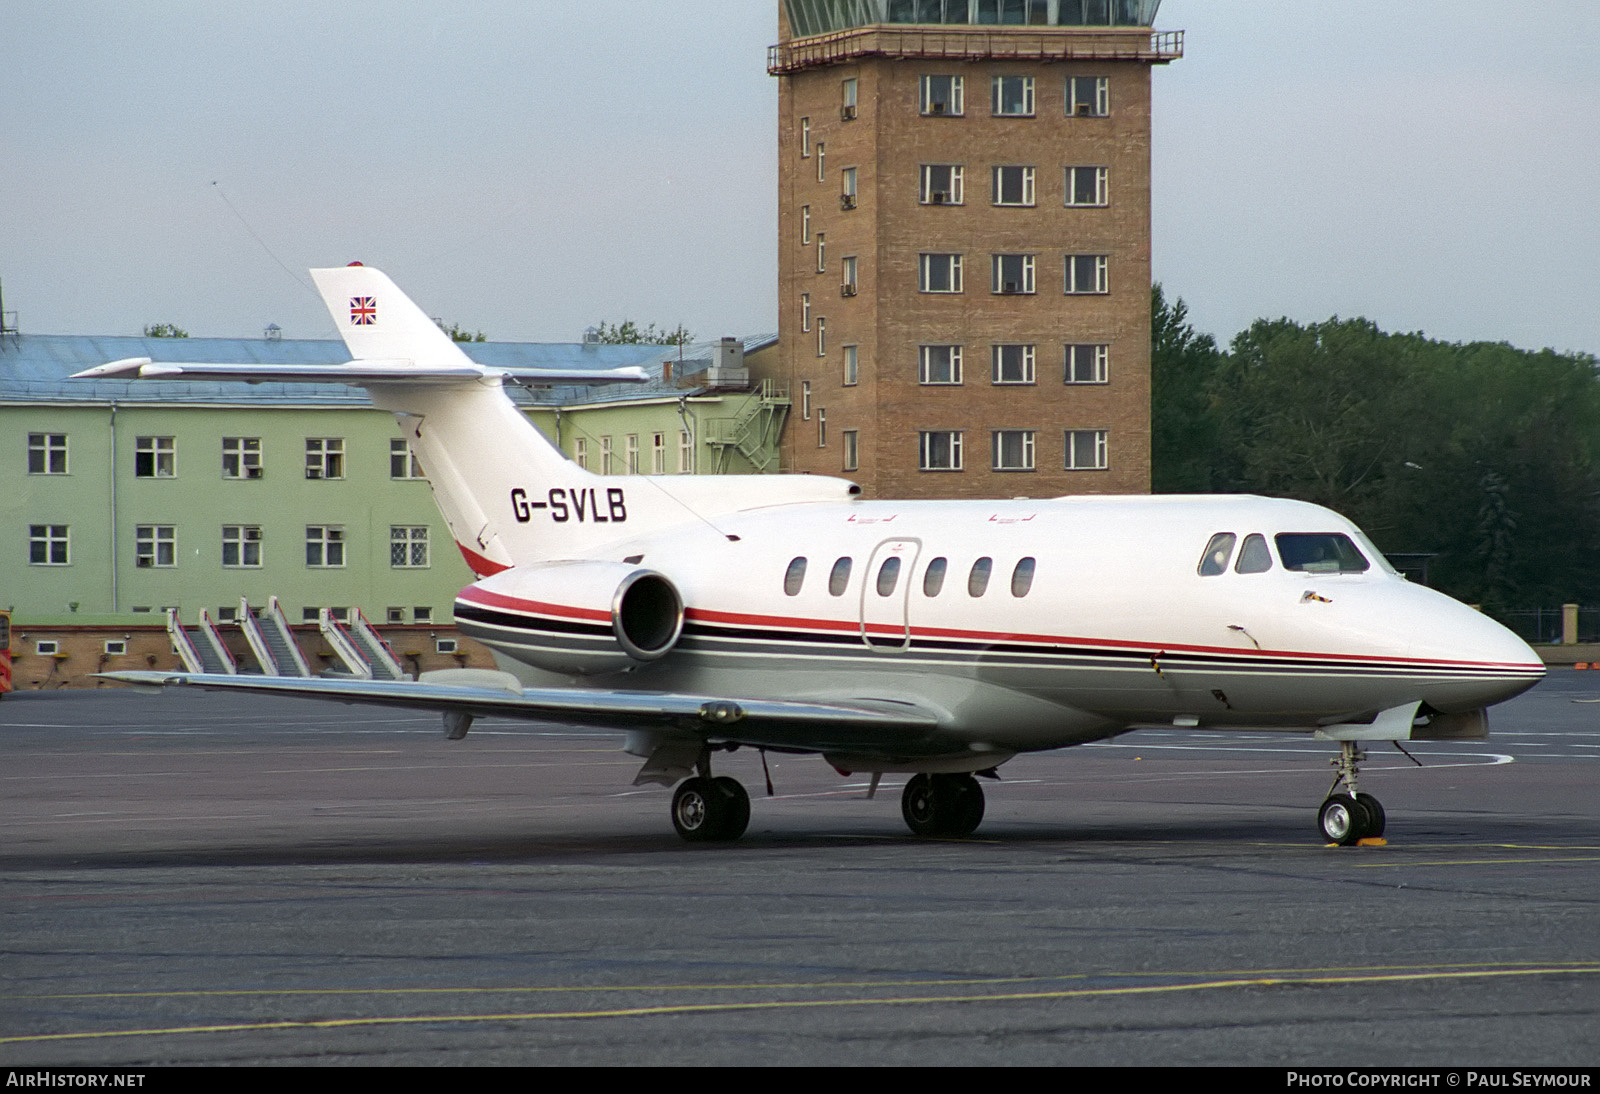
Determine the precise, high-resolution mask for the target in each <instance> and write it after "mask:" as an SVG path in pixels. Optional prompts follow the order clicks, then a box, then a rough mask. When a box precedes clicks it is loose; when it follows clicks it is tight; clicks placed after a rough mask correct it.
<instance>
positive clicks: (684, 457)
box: [678, 429, 694, 475]
mask: <svg viewBox="0 0 1600 1094" xmlns="http://www.w3.org/2000/svg"><path fill="white" fill-rule="evenodd" d="M678 474H680V475H692V474H694V439H693V438H692V437H690V436H689V431H688V430H687V429H680V430H678Z"/></svg>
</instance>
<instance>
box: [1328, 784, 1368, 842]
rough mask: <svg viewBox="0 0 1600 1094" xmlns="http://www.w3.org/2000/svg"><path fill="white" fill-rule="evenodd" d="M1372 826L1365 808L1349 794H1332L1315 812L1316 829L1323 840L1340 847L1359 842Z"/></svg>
mask: <svg viewBox="0 0 1600 1094" xmlns="http://www.w3.org/2000/svg"><path fill="white" fill-rule="evenodd" d="M1371 825H1372V815H1371V813H1370V812H1369V811H1368V809H1367V807H1366V806H1365V805H1364V804H1362V803H1361V802H1359V801H1357V800H1356V799H1355V798H1352V797H1351V796H1350V795H1349V794H1333V795H1330V796H1329V797H1328V800H1327V801H1325V802H1323V803H1322V808H1321V809H1319V810H1317V828H1318V830H1319V831H1320V832H1321V833H1322V837H1323V839H1325V840H1327V841H1328V842H1329V843H1337V844H1339V845H1340V846H1341V847H1349V846H1350V845H1352V844H1354V843H1356V842H1357V841H1359V840H1361V839H1362V838H1363V837H1365V836H1366V835H1367V830H1368V829H1369V828H1370V827H1371Z"/></svg>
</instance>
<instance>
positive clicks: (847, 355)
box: [844, 346, 861, 387]
mask: <svg viewBox="0 0 1600 1094" xmlns="http://www.w3.org/2000/svg"><path fill="white" fill-rule="evenodd" d="M860 361H861V347H860V346H845V347H844V386H845V387H854V386H855V384H856V382H857V381H858V380H859V379H860V378H861V367H860Z"/></svg>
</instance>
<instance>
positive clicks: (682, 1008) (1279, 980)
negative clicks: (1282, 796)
mask: <svg viewBox="0 0 1600 1094" xmlns="http://www.w3.org/2000/svg"><path fill="white" fill-rule="evenodd" d="M1595 972H1600V964H1596V965H1590V966H1587V967H1572V966H1562V965H1559V964H1557V965H1551V966H1548V967H1533V968H1516V969H1481V970H1474V971H1458V972H1415V973H1380V974H1368V975H1355V976H1310V977H1281V976H1264V977H1250V978H1244V979H1227V980H1211V981H1201V982H1197V983H1192V984H1162V985H1147V986H1139V987H1126V988H1073V989H1066V990H1061V991H1029V992H1005V993H1001V994H993V995H990V994H978V995H923V996H899V997H892V998H885V999H789V1000H769V1001H764V1002H760V1001H758V1002H726V1003H675V1004H662V1005H659V1006H646V1007H618V1008H612V1009H602V1010H569V1011H533V1012H510V1013H505V1014H435V1015H402V1016H388V1017H369V1018H325V1019H315V1020H305V1021H293V1020H284V1021H276V1022H237V1023H227V1024H217V1025H209V1026H172V1027H167V1028H157V1029H125V1030H99V1031H94V1032H88V1033H46V1034H33V1035H27V1036H15V1037H0V1045H4V1044H23V1043H40V1042H54V1041H85V1040H103V1039H107V1038H115V1037H163V1036H177V1035H181V1034H189V1033H251V1032H267V1031H272V1030H286V1029H346V1028H352V1027H356V1026H403V1025H424V1024H436V1025H447V1024H464V1023H476V1022H539V1021H552V1020H576V1019H585V1018H590V1019H593V1018H647V1017H656V1016H660V1015H673V1014H712V1013H732V1012H735V1011H762V1010H802V1009H819V1008H835V1007H877V1006H940V1005H953V1004H960V1003H1019V1002H1044V1001H1050V1000H1061V999H1085V998H1096V997H1099V998H1105V997H1114V996H1134V995H1166V994H1172V993H1176V992H1191V991H1216V990H1219V989H1228V988H1263V987H1287V986H1292V985H1296V984H1315V985H1320V986H1348V985H1353V984H1376V983H1397V982H1404V981H1421V980H1470V979H1483V978H1489V977H1497V978H1498V977H1509V976H1551V975H1560V974H1563V973H1566V974H1571V973H1595Z"/></svg>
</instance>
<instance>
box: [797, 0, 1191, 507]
mask: <svg viewBox="0 0 1600 1094" xmlns="http://www.w3.org/2000/svg"><path fill="white" fill-rule="evenodd" d="M1159 6H1160V0H779V13H778V28H779V29H778V39H779V40H778V44H777V45H775V46H773V47H772V48H771V49H770V51H769V53H768V61H767V68H768V71H769V72H770V73H771V74H772V75H774V76H776V77H777V78H778V79H779V81H780V90H779V108H778V109H779V138H778V143H779V170H778V192H779V200H778V210H779V211H778V231H779V247H778V255H779V275H778V298H779V308H780V311H779V321H778V325H779V332H780V334H779V356H778V360H777V363H776V365H775V369H776V370H777V372H778V375H779V378H780V379H783V380H786V381H787V382H788V383H789V385H790V387H791V395H792V398H793V400H794V404H795V408H796V410H797V411H798V413H797V414H794V415H792V416H791V418H790V423H789V428H788V430H787V431H786V437H785V440H784V446H785V451H784V463H785V466H786V467H787V468H790V469H792V470H795V471H809V472H815V473H826V474H844V475H847V476H849V477H851V478H854V479H855V480H856V481H858V482H860V483H861V484H862V486H863V488H864V490H865V493H866V496H868V497H906V498H932V497H1017V496H1027V497H1051V496H1055V495H1059V494H1068V493H1141V492H1146V491H1148V490H1149V487H1150V70H1151V66H1153V65H1157V64H1165V63H1167V62H1169V61H1172V60H1175V59H1177V58H1178V57H1180V56H1182V49H1183V39H1182V32H1156V31H1154V30H1153V29H1152V24H1153V23H1154V20H1155V16H1156V11H1157V8H1158V7H1159Z"/></svg>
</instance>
